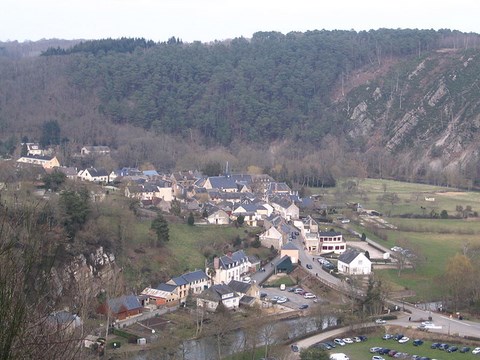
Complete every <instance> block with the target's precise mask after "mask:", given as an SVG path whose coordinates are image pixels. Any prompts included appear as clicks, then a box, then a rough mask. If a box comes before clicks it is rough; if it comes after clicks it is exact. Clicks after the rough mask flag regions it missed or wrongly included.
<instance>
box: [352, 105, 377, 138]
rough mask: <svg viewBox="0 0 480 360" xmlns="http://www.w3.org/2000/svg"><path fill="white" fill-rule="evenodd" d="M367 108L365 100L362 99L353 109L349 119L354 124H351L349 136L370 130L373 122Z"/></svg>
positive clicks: (361, 134)
mask: <svg viewBox="0 0 480 360" xmlns="http://www.w3.org/2000/svg"><path fill="white" fill-rule="evenodd" d="M367 109H368V105H367V103H366V102H365V101H362V102H361V103H360V104H358V105H357V106H356V107H355V108H354V109H353V113H352V116H351V117H350V120H351V121H352V123H353V124H354V126H352V130H350V133H349V135H350V136H352V137H357V136H365V135H367V134H369V133H370V132H371V131H372V129H373V126H374V123H373V120H372V119H370V118H369V116H368V113H367Z"/></svg>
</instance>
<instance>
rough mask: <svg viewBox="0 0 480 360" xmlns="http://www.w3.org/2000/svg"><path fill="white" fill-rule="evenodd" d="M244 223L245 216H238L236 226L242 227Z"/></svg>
mask: <svg viewBox="0 0 480 360" xmlns="http://www.w3.org/2000/svg"><path fill="white" fill-rule="evenodd" d="M244 222H245V216H243V215H239V216H238V217H237V224H238V226H242V225H243V223H244Z"/></svg>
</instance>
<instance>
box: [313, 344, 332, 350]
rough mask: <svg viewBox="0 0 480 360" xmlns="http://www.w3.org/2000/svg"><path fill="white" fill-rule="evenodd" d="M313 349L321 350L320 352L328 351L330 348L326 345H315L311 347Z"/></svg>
mask: <svg viewBox="0 0 480 360" xmlns="http://www.w3.org/2000/svg"><path fill="white" fill-rule="evenodd" d="M313 347H315V348H317V349H322V350H330V349H331V348H332V347H331V346H330V345H328V344H327V343H316V344H315V345H313Z"/></svg>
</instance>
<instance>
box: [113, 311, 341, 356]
mask: <svg viewBox="0 0 480 360" xmlns="http://www.w3.org/2000/svg"><path fill="white" fill-rule="evenodd" d="M319 325H321V327H322V329H321V330H325V329H327V328H329V327H332V326H336V325H337V319H336V318H333V317H329V318H326V319H324V320H323V322H322V323H321V324H320V321H319V320H316V319H315V318H310V317H302V318H296V319H287V320H281V321H279V322H277V323H275V324H272V325H271V326H265V327H264V328H263V329H262V331H261V332H260V339H258V343H257V346H262V345H265V343H266V342H268V343H269V344H270V345H273V344H275V343H279V342H288V340H289V339H295V338H299V337H303V336H305V335H307V334H312V333H316V332H318V331H319V330H320V328H319V327H320V326H319ZM246 337H247V334H245V332H244V330H242V329H239V330H236V331H234V332H233V333H231V334H230V336H228V339H227V341H228V345H227V344H223V345H222V346H221V351H222V354H223V355H228V354H233V353H236V352H240V351H243V350H246V349H247V347H246V346H247V345H246V344H247V338H246ZM183 348H184V349H183V355H182V354H181V353H179V358H183V360H212V359H216V358H217V344H216V340H215V339H214V338H213V337H205V338H201V339H198V340H187V341H185V343H184V346H183ZM159 351H160V350H152V351H150V352H142V353H140V354H135V355H132V357H130V359H132V360H157V359H159ZM113 359H116V357H114V358H113ZM118 359H125V357H119V358H118Z"/></svg>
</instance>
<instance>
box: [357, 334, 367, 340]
mask: <svg viewBox="0 0 480 360" xmlns="http://www.w3.org/2000/svg"><path fill="white" fill-rule="evenodd" d="M358 337H359V338H360V340H362V341H367V340H368V338H367V337H366V336H365V335H358Z"/></svg>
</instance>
